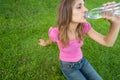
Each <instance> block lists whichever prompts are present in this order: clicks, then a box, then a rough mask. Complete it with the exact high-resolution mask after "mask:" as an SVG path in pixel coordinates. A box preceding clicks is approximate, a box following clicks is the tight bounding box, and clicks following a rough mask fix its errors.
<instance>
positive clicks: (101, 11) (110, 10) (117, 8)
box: [85, 3, 120, 19]
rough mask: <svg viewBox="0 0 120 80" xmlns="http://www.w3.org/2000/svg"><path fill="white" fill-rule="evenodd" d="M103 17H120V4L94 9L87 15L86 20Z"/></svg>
mask: <svg viewBox="0 0 120 80" xmlns="http://www.w3.org/2000/svg"><path fill="white" fill-rule="evenodd" d="M102 16H120V3H116V4H113V5H109V6H105V7H100V8H94V9H92V10H90V11H88V12H87V13H86V14H85V17H86V18H91V19H99V18H102Z"/></svg>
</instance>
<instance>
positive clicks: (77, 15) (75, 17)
mask: <svg viewBox="0 0 120 80" xmlns="http://www.w3.org/2000/svg"><path fill="white" fill-rule="evenodd" d="M81 20H82V16H81V14H80V13H74V14H73V15H72V21H73V22H81Z"/></svg>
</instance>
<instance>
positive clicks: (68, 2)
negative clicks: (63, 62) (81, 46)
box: [57, 0, 84, 47]
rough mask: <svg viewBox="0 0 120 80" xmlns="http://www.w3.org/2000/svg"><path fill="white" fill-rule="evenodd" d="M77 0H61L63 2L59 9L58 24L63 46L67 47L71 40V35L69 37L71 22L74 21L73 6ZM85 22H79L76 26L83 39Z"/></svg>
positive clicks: (80, 38)
mask: <svg viewBox="0 0 120 80" xmlns="http://www.w3.org/2000/svg"><path fill="white" fill-rule="evenodd" d="M74 1H75V0H61V3H60V5H59V9H58V20H57V26H58V30H59V34H58V37H59V40H60V41H61V43H62V46H63V47H66V45H67V44H68V42H69V37H68V29H69V24H70V22H71V21H72V6H73V5H74ZM83 27H84V24H83V23H79V24H78V25H77V28H76V32H77V35H78V36H77V37H78V40H79V41H80V40H83V36H84V33H83Z"/></svg>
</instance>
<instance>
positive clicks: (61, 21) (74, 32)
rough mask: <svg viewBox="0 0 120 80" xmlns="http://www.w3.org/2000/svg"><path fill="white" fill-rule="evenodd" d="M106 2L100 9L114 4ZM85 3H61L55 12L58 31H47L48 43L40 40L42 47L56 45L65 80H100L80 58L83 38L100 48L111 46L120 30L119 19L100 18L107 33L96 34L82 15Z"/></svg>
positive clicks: (69, 0)
mask: <svg viewBox="0 0 120 80" xmlns="http://www.w3.org/2000/svg"><path fill="white" fill-rule="evenodd" d="M114 3H115V2H108V3H106V4H104V5H103V6H107V5H111V4H114ZM87 11H88V10H87V8H86V7H85V6H84V0H61V3H60V5H59V11H58V22H57V27H51V28H50V29H49V33H48V35H49V37H50V39H49V40H47V41H44V40H43V39H40V40H39V41H40V42H39V44H40V45H41V46H47V45H49V44H51V43H52V42H56V43H57V45H58V48H59V50H60V55H59V57H60V64H61V70H62V72H63V74H64V76H65V77H66V79H67V80H102V78H101V77H100V76H99V74H98V73H97V72H96V71H95V70H94V68H93V67H92V66H91V65H90V63H89V62H88V61H87V59H86V58H85V57H83V54H82V51H81V46H82V44H83V41H84V35H88V36H89V37H90V38H91V39H93V40H94V41H96V42H98V43H99V44H101V45H104V46H108V47H111V46H113V44H114V42H115V40H116V38H117V36H118V33H119V29H120V17H119V16H112V17H110V16H103V18H104V19H106V20H108V21H109V22H110V30H109V32H108V34H107V35H106V36H103V35H102V34H99V33H98V32H96V31H95V30H94V29H93V28H92V27H91V25H90V24H89V22H87V21H86V19H85V17H84V15H85V13H86V12H87Z"/></svg>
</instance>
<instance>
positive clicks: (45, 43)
mask: <svg viewBox="0 0 120 80" xmlns="http://www.w3.org/2000/svg"><path fill="white" fill-rule="evenodd" d="M52 42H53V41H52V40H51V39H49V40H47V41H44V40H43V39H39V45H41V46H48V45H50V44H52Z"/></svg>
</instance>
